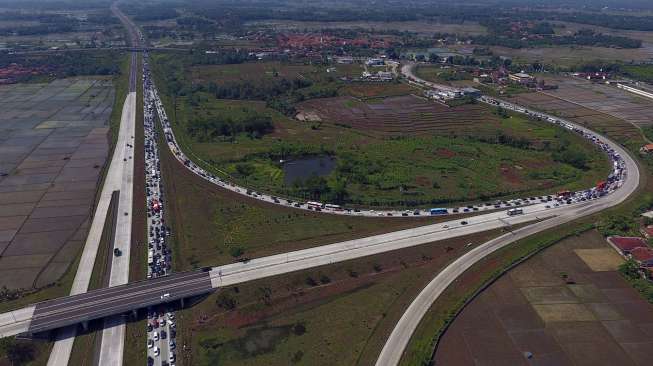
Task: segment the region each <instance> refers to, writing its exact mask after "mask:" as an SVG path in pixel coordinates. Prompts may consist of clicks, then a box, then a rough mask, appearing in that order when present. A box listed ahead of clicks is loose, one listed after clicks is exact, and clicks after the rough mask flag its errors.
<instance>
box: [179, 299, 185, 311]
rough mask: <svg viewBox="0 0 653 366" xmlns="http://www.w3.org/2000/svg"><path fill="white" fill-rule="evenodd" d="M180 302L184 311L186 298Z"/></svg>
mask: <svg viewBox="0 0 653 366" xmlns="http://www.w3.org/2000/svg"><path fill="white" fill-rule="evenodd" d="M179 301H181V308H182V309H183V308H184V307H185V306H184V304H185V300H184V298H183V297H182V298H181V299H180V300H179Z"/></svg>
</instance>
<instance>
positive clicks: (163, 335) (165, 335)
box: [161, 330, 168, 339]
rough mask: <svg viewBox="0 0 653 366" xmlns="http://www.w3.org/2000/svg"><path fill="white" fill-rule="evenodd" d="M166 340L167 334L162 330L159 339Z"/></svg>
mask: <svg viewBox="0 0 653 366" xmlns="http://www.w3.org/2000/svg"><path fill="white" fill-rule="evenodd" d="M166 338H168V333H166V331H165V330H162V331H161V339H166Z"/></svg>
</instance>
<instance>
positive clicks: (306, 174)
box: [283, 155, 336, 186]
mask: <svg viewBox="0 0 653 366" xmlns="http://www.w3.org/2000/svg"><path fill="white" fill-rule="evenodd" d="M335 167H336V159H335V158H333V157H331V156H326V155H323V156H311V157H306V158H299V159H294V160H288V161H286V162H284V163H283V183H284V184H285V185H287V186H289V185H292V184H293V183H295V181H297V180H300V181H303V180H306V179H308V178H310V177H311V176H313V175H316V176H318V177H322V176H325V175H329V173H331V172H332V171H333V169H334V168H335Z"/></svg>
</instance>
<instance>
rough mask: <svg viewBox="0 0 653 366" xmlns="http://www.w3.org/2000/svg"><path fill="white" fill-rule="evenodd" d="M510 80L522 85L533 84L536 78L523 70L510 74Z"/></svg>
mask: <svg viewBox="0 0 653 366" xmlns="http://www.w3.org/2000/svg"><path fill="white" fill-rule="evenodd" d="M508 80H510V81H512V82H514V83H516V84H520V85H531V84H534V83H535V78H534V77H533V76H531V75H529V74H527V73H525V72H523V71H522V72H518V73H516V74H509V75H508Z"/></svg>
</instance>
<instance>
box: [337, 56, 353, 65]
mask: <svg viewBox="0 0 653 366" xmlns="http://www.w3.org/2000/svg"><path fill="white" fill-rule="evenodd" d="M336 62H337V63H339V64H345V65H349V64H353V63H354V58H353V57H347V56H343V57H337V58H336Z"/></svg>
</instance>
